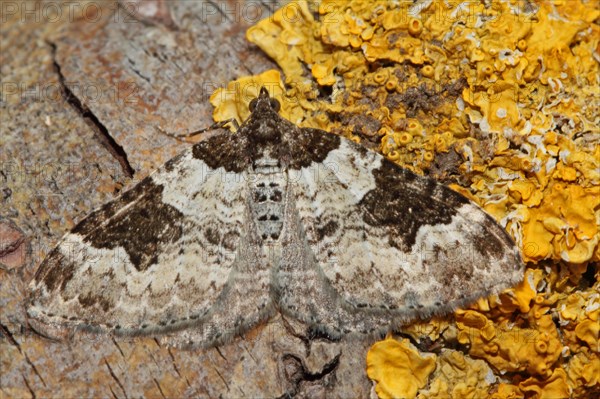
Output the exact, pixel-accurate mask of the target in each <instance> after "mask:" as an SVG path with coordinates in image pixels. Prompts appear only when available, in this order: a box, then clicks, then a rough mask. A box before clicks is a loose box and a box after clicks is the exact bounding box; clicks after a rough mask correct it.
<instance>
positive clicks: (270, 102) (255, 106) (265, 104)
mask: <svg viewBox="0 0 600 399" xmlns="http://www.w3.org/2000/svg"><path fill="white" fill-rule="evenodd" d="M249 108H250V112H254V111H257V110H259V109H272V110H273V111H275V112H279V109H280V108H281V105H280V104H279V101H277V100H276V99H275V98H273V97H271V96H270V95H269V91H268V90H267V89H266V88H265V87H264V86H263V87H261V89H260V93H259V94H258V97H256V98H255V99H253V100H252V101H250V105H249Z"/></svg>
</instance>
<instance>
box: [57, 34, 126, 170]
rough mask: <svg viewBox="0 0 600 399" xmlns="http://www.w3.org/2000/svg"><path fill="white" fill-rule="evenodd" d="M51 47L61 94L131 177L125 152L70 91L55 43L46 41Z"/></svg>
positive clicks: (98, 120)
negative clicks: (57, 56)
mask: <svg viewBox="0 0 600 399" xmlns="http://www.w3.org/2000/svg"><path fill="white" fill-rule="evenodd" d="M47 43H48V45H49V46H50V48H51V52H52V64H53V66H54V70H55V71H56V74H57V75H58V83H59V84H60V86H61V89H62V95H63V97H64V99H65V101H66V102H67V103H69V105H71V107H72V108H73V109H74V110H75V111H76V112H77V113H78V114H79V115H80V116H81V117H82V118H83V120H84V121H85V123H86V124H87V125H88V126H90V127H91V128H92V130H93V131H94V132H96V136H97V138H98V140H99V141H100V143H101V144H102V145H103V146H104V147H105V148H106V149H107V150H108V152H109V153H110V154H111V155H112V156H113V157H114V158H115V159H116V160H117V162H119V165H121V169H122V170H123V173H125V175H126V176H127V177H129V178H132V177H133V175H134V173H135V170H134V169H133V167H132V166H131V164H130V163H129V161H128V159H127V153H126V152H125V150H124V149H123V147H122V146H120V145H119V144H118V143H117V142H116V141H115V139H114V138H113V137H112V136H111V135H110V132H109V131H108V129H107V128H106V126H104V124H103V123H102V122H101V121H100V119H98V117H97V116H96V115H95V114H94V113H93V112H92V111H91V110H90V109H89V108H88V107H87V105H85V104H83V103H82V102H81V100H80V99H79V98H78V97H77V96H76V95H75V94H74V93H73V92H72V91H71V89H70V88H69V85H68V84H67V81H66V79H65V76H64V75H63V72H62V69H61V66H60V64H59V63H58V61H57V60H56V44H54V43H52V42H47Z"/></svg>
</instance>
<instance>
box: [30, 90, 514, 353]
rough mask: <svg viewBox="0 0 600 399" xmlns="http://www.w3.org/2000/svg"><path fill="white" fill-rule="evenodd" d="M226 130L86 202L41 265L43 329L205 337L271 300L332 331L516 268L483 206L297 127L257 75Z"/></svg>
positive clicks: (446, 308)
mask: <svg viewBox="0 0 600 399" xmlns="http://www.w3.org/2000/svg"><path fill="white" fill-rule="evenodd" d="M250 110H251V115H250V117H249V118H248V119H247V120H246V121H245V122H244V123H243V124H242V125H241V126H240V127H239V129H238V131H237V132H236V133H235V134H232V133H229V132H225V131H223V132H222V133H221V134H217V135H214V136H212V137H210V138H208V139H205V140H203V141H200V142H198V143H197V144H194V145H193V146H191V148H189V149H188V150H187V151H184V152H183V153H182V154H180V155H179V156H177V157H175V158H173V159H171V160H170V161H168V162H167V163H166V164H165V165H163V166H162V167H161V168H159V169H158V170H156V171H155V172H154V173H153V174H151V175H150V176H149V177H147V178H145V179H143V180H142V181H140V182H139V183H138V184H137V185H136V186H134V187H133V188H132V189H131V190H129V191H127V192H125V193H124V194H123V195H122V196H121V197H120V198H118V199H116V200H114V201H112V202H109V203H107V204H106V205H104V206H102V207H101V208H100V209H98V210H96V211H94V212H92V213H91V214H90V215H89V216H87V217H86V218H84V219H83V220H82V221H81V222H80V223H79V224H78V225H77V226H76V227H75V228H74V229H73V230H72V231H71V232H70V233H68V234H67V235H66V236H65V237H64V238H63V239H62V241H61V242H60V243H59V244H58V246H57V247H56V248H55V249H54V250H53V251H51V253H50V254H49V255H48V256H47V257H46V259H45V260H44V261H43V262H42V264H41V265H40V266H39V269H38V271H37V273H36V275H35V277H34V279H33V281H32V283H31V286H30V298H29V305H28V315H29V317H30V318H31V322H32V326H33V327H34V328H35V329H36V330H37V331H39V332H42V333H44V334H47V335H54V334H55V333H56V331H59V330H64V329H68V330H74V329H84V330H93V331H103V332H108V333H112V334H115V335H154V336H160V337H161V338H163V340H165V341H166V342H167V343H168V344H172V345H177V346H184V347H185V346H204V347H206V346H211V345H215V344H219V343H222V342H225V341H227V340H230V339H232V338H234V337H235V336H236V335H239V334H242V333H244V332H245V331H247V330H249V329H251V328H253V327H254V326H256V325H258V324H259V323H261V322H264V321H266V320H268V319H269V318H271V317H272V316H273V315H274V314H275V313H276V312H281V313H282V314H283V315H286V316H288V317H292V318H295V319H297V320H299V321H301V322H303V323H306V324H307V325H308V326H310V328H312V329H314V331H319V332H320V333H323V334H327V335H328V336H330V337H332V338H339V337H342V336H343V335H346V334H353V333H357V334H361V333H362V334H368V333H374V332H383V331H386V330H387V329H389V328H397V327H399V326H402V325H405V324H407V323H410V322H411V321H414V320H415V319H419V318H427V317H429V316H431V315H440V314H445V313H448V312H450V311H452V310H454V309H456V308H457V307H460V306H464V305H466V304H469V303H471V302H473V301H475V300H477V299H478V298H481V297H484V296H487V295H490V294H492V293H497V292H499V291H500V290H502V289H504V288H506V287H509V286H512V285H514V284H516V283H518V282H519V281H521V279H522V276H523V267H524V265H523V262H522V260H521V258H520V255H519V252H518V249H517V248H516V246H515V244H514V243H513V241H512V240H511V238H510V236H509V235H508V234H507V233H506V231H505V230H504V229H503V228H502V227H500V226H499V225H498V224H497V223H496V222H495V221H494V220H493V219H492V218H491V217H490V216H489V215H487V214H486V213H485V212H484V211H483V210H482V209H481V208H479V207H478V206H477V205H475V204H474V203H472V202H470V201H469V200H468V199H466V198H465V197H463V196H462V195H460V194H458V193H456V192H455V191H452V190H450V189H449V188H447V187H445V186H443V185H441V184H439V183H437V182H436V181H435V180H433V179H431V178H429V177H422V176H418V175H416V174H414V173H412V172H410V171H408V170H406V169H403V168H401V167H399V166H397V165H396V164H394V163H392V162H390V161H388V160H387V159H386V158H384V157H383V156H381V155H379V154H377V153H375V152H372V151H369V150H367V149H365V148H364V147H362V146H361V145H359V144H356V143H354V142H352V141H350V140H347V139H345V138H343V137H339V136H337V135H333V134H330V133H327V132H324V131H321V130H317V129H310V128H300V127H297V126H295V125H294V124H292V123H290V122H289V121H287V120H285V119H284V118H282V117H281V116H280V115H279V114H278V110H279V102H278V101H277V100H275V99H274V98H271V97H270V96H269V93H268V92H267V90H266V89H264V88H263V89H262V90H261V91H260V94H259V96H258V97H257V98H256V99H254V100H252V101H251V103H250Z"/></svg>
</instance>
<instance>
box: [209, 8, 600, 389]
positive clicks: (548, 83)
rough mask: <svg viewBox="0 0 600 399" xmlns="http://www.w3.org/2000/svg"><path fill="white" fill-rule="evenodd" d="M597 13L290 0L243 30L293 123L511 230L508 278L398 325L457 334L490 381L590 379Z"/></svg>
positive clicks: (529, 385) (598, 209) (533, 385)
mask: <svg viewBox="0 0 600 399" xmlns="http://www.w3.org/2000/svg"><path fill="white" fill-rule="evenodd" d="M599 17H600V9H599V7H598V5H597V4H596V3H594V2H591V1H586V0H569V1H542V0H540V1H537V2H520V1H502V2H497V1H491V2H488V1H473V2H467V3H460V2H458V3H452V2H447V1H444V0H431V1H426V2H420V3H414V2H413V1H412V0H399V1H395V2H389V1H386V0H380V1H361V0H352V1H346V0H322V1H294V2H291V3H290V4H289V5H288V6H286V7H284V8H282V9H281V10H278V11H277V12H276V13H275V14H274V16H273V17H271V18H268V19H265V20H263V21H260V22H259V23H258V24H257V25H256V26H254V27H252V28H251V29H249V30H248V33H247V37H248V39H249V40H250V41H251V42H253V43H255V44H257V45H258V46H259V47H261V48H262V49H263V50H264V51H265V52H266V53H267V54H268V55H269V56H270V57H271V58H273V59H274V60H275V61H276V62H277V63H278V64H279V66H280V68H281V70H282V71H283V75H284V77H285V78H284V80H283V82H282V84H281V85H280V86H278V87H280V88H281V89H282V92H281V96H280V98H281V99H282V100H283V101H282V102H283V103H285V102H286V99H288V100H290V102H289V104H288V105H285V104H282V107H283V109H284V110H285V112H287V115H288V116H289V117H290V118H291V120H292V121H293V122H294V123H297V124H300V125H302V126H309V127H317V128H321V129H325V130H328V131H330V132H332V133H335V134H340V135H343V136H345V137H348V138H351V139H353V140H354V141H361V142H362V143H363V144H364V145H365V146H367V147H370V148H371V149H375V150H378V151H380V152H381V153H382V154H383V155H385V156H386V157H387V158H388V159H390V160H392V161H393V162H396V163H398V164H399V165H402V166H404V167H407V168H410V169H412V170H414V171H416V172H418V173H429V174H431V175H433V176H437V177H441V178H444V179H446V180H447V181H450V182H454V184H452V185H451V187H453V188H454V189H456V190H458V191H460V192H462V193H463V194H465V195H467V196H468V197H469V198H471V199H472V200H474V201H476V202H477V203H478V204H480V205H481V206H482V207H483V208H484V209H485V210H486V211H488V213H490V214H491V215H492V216H493V217H494V218H496V220H498V222H499V223H501V225H503V226H505V227H506V229H507V231H508V232H509V233H510V234H511V235H512V236H513V238H514V239H515V241H516V242H517V244H518V246H519V247H520V249H521V253H522V254H523V258H524V259H525V260H526V261H527V262H528V267H529V270H528V272H527V273H526V276H525V281H524V282H523V283H522V284H521V285H519V286H517V287H513V288H512V289H509V290H507V291H506V292H504V293H501V294H499V295H495V296H493V297H490V298H487V299H482V300H481V301H480V302H478V303H477V304H475V305H473V306H472V307H471V308H470V309H468V310H466V311H463V312H462V313H461V312H458V313H457V314H456V318H457V322H456V325H454V324H453V323H452V322H451V321H447V322H446V321H444V322H440V323H438V322H436V323H437V324H435V323H434V326H433V328H429V329H424V330H422V333H421V335H419V332H418V331H417V330H416V329H409V331H408V334H410V335H411V337H412V338H413V339H415V340H417V341H418V340H419V337H420V336H421V337H428V339H430V340H433V341H435V342H436V343H437V344H438V345H439V346H442V347H443V345H444V343H445V342H448V341H450V342H452V340H454V341H457V342H459V343H462V344H463V345H465V346H464V348H465V349H464V350H465V351H466V352H468V354H467V355H465V358H466V359H467V360H466V361H469V360H471V359H474V358H477V359H479V360H481V361H485V362H486V363H488V364H489V365H490V366H491V368H492V371H493V373H494V374H495V375H496V377H498V378H496V379H495V380H494V379H493V378H489V379H486V381H487V383H488V387H489V391H488V393H489V395H495V396H494V397H498V398H499V397H524V396H526V395H534V396H535V395H538V396H540V397H543V396H544V395H546V396H549V395H553V394H554V395H557V394H559V393H565V392H567V393H570V394H572V395H573V396H574V397H585V396H586V395H587V394H588V393H590V392H597V391H598V380H597V379H594V378H593V377H592V374H591V373H592V371H595V370H597V369H598V367H597V362H598V337H597V336H598V330H597V321H598V310H597V309H598V305H597V303H598V299H597V296H594V294H597V292H598V289H599V288H600V287H598V283H597V281H598V279H599V278H600V273H599V272H598V271H597V269H594V268H595V267H597V266H595V265H593V264H592V262H599V261H600V243H599V241H600V230H599V225H600V188H599V187H600V146H599V145H598V134H599V133H600V129H599V128H598V125H599V122H598V113H597V109H598V105H599V98H600V95H599V94H598V91H597V87H598V83H599V76H600V74H599V71H600V69H599V64H598V62H597V58H598V48H600V47H599V46H600V27H599V26H598V25H597V24H594V21H596V20H597V19H598V18H599ZM594 58H596V59H594ZM273 76H274V75H273ZM292 99H293V101H292ZM227 106H229V107H231V104H230V105H227ZM215 117H216V118H218V116H217V114H215ZM219 117H223V118H224V116H219ZM225 119H226V118H225ZM590 280H594V281H595V283H594V282H591V281H590ZM553 318H554V319H555V320H559V323H558V325H555V324H554V323H553V322H552V320H553ZM469 323H476V326H473V325H471V324H469ZM477 323H479V324H481V326H480V325H479V324H477ZM422 324H423V323H422ZM524 337H525V338H524ZM526 337H532V338H531V339H529V341H531V342H529V341H528V339H526ZM536 345H537V346H536ZM440 359H441V357H438V359H437V362H438V366H439V365H440V364H441V363H440V362H441V361H442V360H440ZM584 360H585V361H584ZM586 362H589V364H588V363H586ZM594 365H596V366H594ZM370 367H371V368H376V367H377V365H376V362H375V363H372V364H371V366H370ZM382 367H383V366H382ZM594 367H595V368H594ZM507 372H511V373H512V374H510V375H506V374H505V373H507ZM565 373H566V374H565ZM500 376H502V377H500ZM511 378H512V380H510V381H509V379H511ZM436 381H438V380H436ZM430 382H431V381H430ZM441 383H442V382H441V381H440V382H436V384H438V385H439V384H441ZM445 383H447V384H449V385H448V386H454V385H452V384H453V383H451V382H445ZM439 386H441V385H439ZM439 386H438V387H439ZM423 389H424V390H426V389H430V390H431V389H432V387H431V386H430V387H425V388H423ZM424 390H423V392H425V391H424ZM511 395H512V396H511ZM519 395H521V396H519Z"/></svg>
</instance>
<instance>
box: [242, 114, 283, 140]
mask: <svg viewBox="0 0 600 399" xmlns="http://www.w3.org/2000/svg"><path fill="white" fill-rule="evenodd" d="M249 136H250V138H251V140H253V141H255V142H256V143H264V144H278V143H279V142H281V132H280V130H279V125H278V124H277V121H276V120H273V119H270V118H261V119H259V120H257V121H256V123H255V124H254V125H253V126H252V128H251V129H250V130H249Z"/></svg>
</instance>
